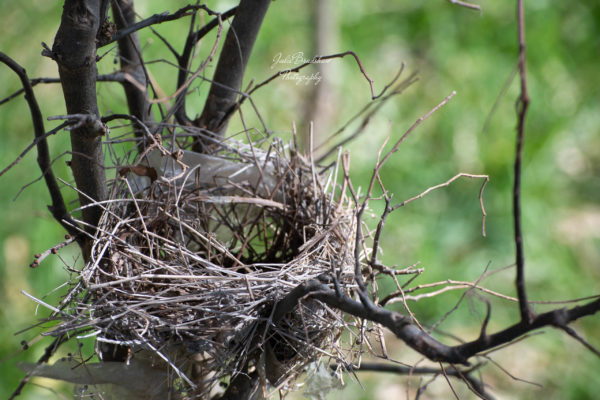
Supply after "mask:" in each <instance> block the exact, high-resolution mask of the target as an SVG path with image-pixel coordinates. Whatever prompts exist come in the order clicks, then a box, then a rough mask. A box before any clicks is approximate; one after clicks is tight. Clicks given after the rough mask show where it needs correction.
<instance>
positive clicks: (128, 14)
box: [112, 0, 153, 149]
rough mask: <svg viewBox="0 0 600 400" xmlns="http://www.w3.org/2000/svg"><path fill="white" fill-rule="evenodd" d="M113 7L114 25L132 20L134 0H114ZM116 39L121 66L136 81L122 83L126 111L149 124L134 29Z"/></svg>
mask: <svg viewBox="0 0 600 400" xmlns="http://www.w3.org/2000/svg"><path fill="white" fill-rule="evenodd" d="M112 11H113V19H114V20H115V24H116V26H117V29H119V30H122V29H125V28H127V27H128V26H131V25H133V24H135V9H134V7H133V0H113V1H112ZM117 43H118V45H119V59H120V62H121V70H122V71H123V72H124V73H126V74H129V76H130V77H131V78H133V79H134V80H135V81H136V82H137V83H138V84H137V85H135V84H133V83H132V82H129V81H126V82H124V83H123V88H124V89H125V97H126V98H127V106H128V108H129V113H130V114H131V115H135V116H136V117H137V118H138V119H139V120H140V121H141V122H142V123H144V124H146V126H148V125H149V124H150V123H151V122H152V121H153V119H152V114H151V113H150V103H149V101H148V91H147V89H146V88H147V87H148V75H147V74H146V71H145V69H144V64H143V60H142V53H141V48H140V39H139V37H138V34H137V32H133V33H131V34H129V35H128V36H125V37H123V38H121V39H119V40H118V42H117ZM134 126H135V135H136V136H137V137H143V136H144V133H143V129H142V127H141V126H139V123H136V124H134ZM138 143H139V144H140V146H139V148H140V149H142V148H143V147H145V146H143V141H140V142H138Z"/></svg>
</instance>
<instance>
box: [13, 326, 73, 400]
mask: <svg viewBox="0 0 600 400" xmlns="http://www.w3.org/2000/svg"><path fill="white" fill-rule="evenodd" d="M67 340H69V336H68V335H60V336H58V337H57V338H56V339H54V340H53V341H52V343H50V345H48V347H46V350H44V354H42V356H41V357H40V358H39V359H38V362H37V363H38V364H44V363H47V362H48V361H49V360H50V357H52V355H53V354H54V353H56V350H58V348H59V347H60V345H62V344H63V343H65V342H66V341H67ZM29 379H31V374H30V373H27V375H26V376H25V378H23V379H22V380H21V382H20V383H19V386H17V388H16V389H15V391H14V392H13V393H12V394H11V395H10V397H9V400H13V399H15V398H16V397H17V396H19V395H20V394H21V391H22V390H23V388H24V387H25V385H26V384H27V382H29Z"/></svg>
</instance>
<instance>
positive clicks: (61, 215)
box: [0, 52, 82, 245]
mask: <svg viewBox="0 0 600 400" xmlns="http://www.w3.org/2000/svg"><path fill="white" fill-rule="evenodd" d="M0 62H2V63H4V64H6V65H7V66H8V67H9V68H10V69H12V70H13V71H14V72H15V73H16V74H17V75H18V76H19V79H20V80H21V84H22V85H23V90H24V92H25V100H26V101H27V105H28V106H29V112H30V113H31V120H32V122H33V129H34V134H35V140H34V143H35V145H36V146H37V153H38V156H37V162H38V165H39V167H40V169H41V171H42V174H43V175H44V180H45V182H46V187H47V188H48V192H49V193H50V198H51V199H52V205H51V206H48V209H49V210H50V212H51V213H52V216H53V217H54V218H55V219H56V220H57V221H58V222H59V223H60V224H61V225H62V226H63V228H65V230H66V231H67V232H68V233H69V234H70V235H71V236H73V237H76V238H80V235H79V233H80V232H79V230H78V229H77V226H78V225H77V223H76V222H75V221H73V220H72V218H71V216H70V215H69V213H68V212H67V207H66V205H65V201H64V199H63V197H62V194H61V192H60V188H59V186H58V182H57V180H56V177H55V176H54V171H53V170H52V168H51V166H50V151H49V149H48V142H47V141H46V137H47V135H46V129H45V128H44V118H43V117H42V112H41V111H40V107H39V105H38V102H37V100H36V98H35V94H34V93H33V87H32V86H31V82H30V80H29V78H28V77H27V72H26V71H25V69H24V68H23V67H21V66H20V65H19V64H17V63H16V62H15V61H14V60H13V59H12V58H10V57H8V56H7V55H6V54H4V53H2V52H0ZM53 133H54V132H53ZM18 160H19V158H17V160H16V161H15V163H16V162H18ZM11 165H14V163H13V164H11ZM8 168H10V166H9V167H7V168H6V169H5V170H4V171H2V173H4V172H5V171H6V170H7V169H8ZM2 173H0V175H1V174H2ZM77 240H78V243H79V244H80V245H81V244H82V243H81V242H80V240H81V239H77Z"/></svg>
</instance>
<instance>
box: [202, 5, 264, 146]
mask: <svg viewBox="0 0 600 400" xmlns="http://www.w3.org/2000/svg"><path fill="white" fill-rule="evenodd" d="M270 3H271V0H241V1H240V5H239V6H238V8H237V11H236V13H235V17H234V19H233V22H232V23H231V28H229V31H228V32H227V37H226V39H225V44H224V45H223V50H222V51H221V55H220V57H219V62H218V63H217V69H216V71H215V75H214V78H213V83H212V85H211V87H210V91H209V93H208V98H207V99H206V103H205V105H204V110H203V111H202V114H201V115H200V117H199V118H198V119H196V120H195V121H194V125H195V126H197V127H200V128H205V129H208V130H209V131H211V132H213V133H214V135H215V136H217V137H219V136H223V135H224V134H225V130H226V128H227V121H228V118H229V116H230V115H231V113H230V110H231V109H232V108H234V107H235V104H236V98H237V96H238V92H239V90H240V88H241V87H242V79H243V77H244V72H245V71H246V66H247V65H248V60H249V59H250V54H251V53H252V48H253V46H254V42H255V41H256V37H257V36H258V31H259V29H260V26H261V24H262V21H263V18H264V16H265V14H266V13H267V9H268V8H269V4H270ZM203 147H204V143H203V141H202V140H201V139H198V140H197V141H196V143H195V144H194V150H195V151H198V152H202V150H203Z"/></svg>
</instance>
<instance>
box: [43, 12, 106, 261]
mask: <svg viewBox="0 0 600 400" xmlns="http://www.w3.org/2000/svg"><path fill="white" fill-rule="evenodd" d="M102 8H103V3H102V2H101V1H100V0H87V1H83V2H81V1H75V0H66V1H65V4H64V7H63V14H62V18H61V24H60V27H59V29H58V32H57V34H56V37H55V39H54V45H53V47H52V51H50V52H49V51H47V50H46V51H45V52H44V54H45V55H48V56H50V57H51V58H52V59H54V60H55V61H56V62H57V64H58V72H59V75H60V80H61V83H62V88H63V95H64V98H65V104H66V106H67V112H68V113H69V114H90V115H94V116H96V117H98V116H99V113H98V104H97V100H96V76H97V70H96V40H97V39H96V36H97V33H98V31H99V29H100V26H101V23H102V22H103V21H102V19H103V15H101V14H102ZM71 149H72V152H73V158H72V160H71V168H72V171H73V176H74V177H75V183H76V184H77V187H78V188H79V190H80V191H81V193H83V194H85V195H81V194H80V196H79V201H80V203H81V205H82V206H85V205H86V204H90V203H91V202H93V201H102V200H104V199H105V198H106V176H105V172H104V155H103V153H102V140H101V138H100V137H98V135H97V133H96V131H95V130H94V129H93V127H90V126H88V125H84V126H82V127H80V128H77V129H73V130H72V131H71ZM101 214H102V209H101V208H100V207H85V208H84V209H83V220H84V221H85V222H86V223H87V230H88V232H89V233H93V232H94V231H95V226H96V225H97V224H98V221H99V220H100V216H101ZM84 253H86V252H85V251H84ZM84 258H86V259H87V255H86V254H84Z"/></svg>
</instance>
